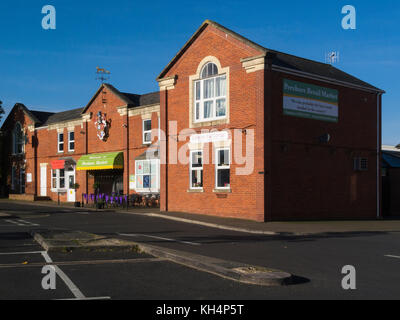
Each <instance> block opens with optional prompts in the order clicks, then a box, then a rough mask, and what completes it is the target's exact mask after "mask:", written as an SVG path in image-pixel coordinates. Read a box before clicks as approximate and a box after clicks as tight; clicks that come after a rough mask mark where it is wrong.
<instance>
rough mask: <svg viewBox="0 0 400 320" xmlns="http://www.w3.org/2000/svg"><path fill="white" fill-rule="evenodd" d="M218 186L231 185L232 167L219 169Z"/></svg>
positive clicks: (225, 186) (226, 186)
mask: <svg viewBox="0 0 400 320" xmlns="http://www.w3.org/2000/svg"><path fill="white" fill-rule="evenodd" d="M217 187H218V188H229V187H230V169H219V170H217Z"/></svg>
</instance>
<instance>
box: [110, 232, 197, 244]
mask: <svg viewBox="0 0 400 320" xmlns="http://www.w3.org/2000/svg"><path fill="white" fill-rule="evenodd" d="M118 234H119V235H120V236H126V237H147V238H154V239H158V240H165V241H170V242H179V243H184V244H190V245H192V246H201V243H196V242H190V241H180V240H176V239H169V238H164V237H157V236H150V235H148V234H139V233H118Z"/></svg>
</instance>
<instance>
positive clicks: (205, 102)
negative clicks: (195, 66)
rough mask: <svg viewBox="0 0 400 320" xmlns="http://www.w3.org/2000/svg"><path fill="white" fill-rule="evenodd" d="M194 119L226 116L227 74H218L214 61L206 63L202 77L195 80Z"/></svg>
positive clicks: (210, 119) (199, 120) (205, 119)
mask: <svg viewBox="0 0 400 320" xmlns="http://www.w3.org/2000/svg"><path fill="white" fill-rule="evenodd" d="M194 93H195V94H194V96H195V99H194V121H195V122H202V121H212V120H218V119H223V118H226V74H218V67H217V66H216V64H214V63H212V62H208V63H207V64H205V65H204V67H203V68H202V70H201V72H200V79H199V80H197V81H195V82H194Z"/></svg>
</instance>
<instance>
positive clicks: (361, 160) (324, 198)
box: [2, 20, 383, 221]
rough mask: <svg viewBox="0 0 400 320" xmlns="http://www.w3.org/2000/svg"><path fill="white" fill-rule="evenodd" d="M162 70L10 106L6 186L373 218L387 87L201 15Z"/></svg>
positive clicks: (209, 209) (257, 216) (168, 206)
mask: <svg viewBox="0 0 400 320" xmlns="http://www.w3.org/2000/svg"><path fill="white" fill-rule="evenodd" d="M157 81H158V82H159V86H160V92H159V93H158V92H157V93H151V94H148V95H141V96H140V95H135V94H128V93H121V92H119V91H118V90H117V89H115V88H114V87H112V86H111V85H107V84H104V85H103V86H101V87H100V89H99V90H98V91H97V93H96V94H95V95H94V97H93V98H92V99H91V101H90V102H89V103H88V105H87V106H86V107H84V108H80V109H76V110H71V111H68V112H62V113H56V114H50V113H43V112H38V111H32V110H29V109H28V108H26V107H25V106H23V105H21V104H17V105H16V106H15V107H14V109H13V110H12V111H11V113H10V115H9V117H8V118H7V120H6V121H5V123H4V125H3V128H2V131H3V132H6V133H7V134H8V135H9V139H11V140H12V141H13V144H12V146H10V147H12V150H10V152H9V153H10V157H9V159H10V163H11V164H10V166H9V168H10V170H9V175H8V176H9V177H8V184H9V185H10V186H11V190H12V192H13V193H23V194H26V195H31V197H39V196H46V197H51V198H52V199H54V200H55V199H56V198H57V197H58V194H59V192H60V191H61V197H62V200H63V201H72V200H74V201H75V200H77V201H79V200H80V199H81V197H82V194H90V193H93V191H94V189H93V187H94V186H95V184H96V183H100V185H102V188H103V191H104V192H118V193H123V194H128V193H133V192H138V193H145V192H160V196H161V210H162V211H183V212H192V213H198V214H210V215H219V216H225V217H236V218H244V219H252V220H257V221H270V220H284V219H326V218H375V217H377V216H380V211H381V201H380V197H381V195H380V189H381V186H380V149H381V148H380V144H381V95H382V94H383V91H382V90H380V89H378V88H375V87H374V86H371V85H370V84H368V83H365V82H363V81H361V80H359V79H357V78H355V77H353V76H351V75H349V74H347V73H344V72H342V71H340V70H338V69H336V68H335V67H333V66H331V65H327V64H323V63H319V62H315V61H311V60H307V59H303V58H299V57H296V56H292V55H288V54H285V53H281V52H277V51H274V50H270V49H267V48H264V47H262V46H260V45H258V44H256V43H253V42H251V41H249V40H247V39H245V38H243V37H242V36H240V35H238V34H236V33H234V32H233V31H231V30H228V29H226V28H224V27H222V26H220V25H218V24H217V23H215V22H212V21H209V20H207V21H205V22H204V23H203V24H202V25H201V26H200V28H199V29H198V30H197V31H196V32H195V34H194V35H193V36H192V37H191V38H190V39H189V40H188V42H187V43H186V44H185V45H184V47H183V48H182V49H181V50H180V51H179V53H178V54H177V55H176V56H175V57H174V58H173V59H172V60H171V62H170V63H169V64H168V65H167V66H166V67H165V69H164V70H163V71H162V72H161V74H160V75H159V76H158V78H157ZM158 128H160V129H161V130H160V132H159V133H161V135H160V141H159V143H160V145H158V142H155V141H157V140H158V138H156V136H158V135H159V134H158ZM151 129H153V131H152V132H151ZM71 132H73V134H72V135H71ZM164 133H165V134H164ZM151 137H152V138H153V139H152V140H153V141H152V142H153V147H152V148H151V150H153V152H150V153H152V154H153V156H150V157H148V156H146V155H145V151H146V150H147V147H148V144H147V143H149V142H150V140H151ZM21 139H22V140H24V141H23V143H22V142H21ZM11 140H9V141H11ZM71 142H72V143H73V148H72V149H71V148H70V144H71ZM61 145H63V146H62V147H61ZM21 148H22V149H21ZM61 149H62V150H61ZM110 153H112V154H110ZM104 154H106V155H104ZM158 154H160V156H159V157H158ZM93 157H94V158H96V157H100V158H101V157H103V164H102V165H97V167H91V164H93V163H92V162H91V161H94V160H93ZM158 158H160V159H158ZM100 162H101V161H100ZM160 162H161V165H160ZM95 166H96V165H95ZM12 168H14V169H12ZM28 175H29V176H28ZM69 179H70V180H69ZM53 180H54V182H53ZM63 181H64V182H63ZM75 181H76V182H78V184H79V185H80V188H79V189H78V190H77V193H76V194H75V192H74V191H73V190H72V188H69V187H68V185H69V182H71V183H72V182H75ZM106 181H109V182H106ZM24 182H25V184H24ZM71 185H72V184H71Z"/></svg>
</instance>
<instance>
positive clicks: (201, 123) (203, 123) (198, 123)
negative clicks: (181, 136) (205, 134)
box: [191, 118, 229, 128]
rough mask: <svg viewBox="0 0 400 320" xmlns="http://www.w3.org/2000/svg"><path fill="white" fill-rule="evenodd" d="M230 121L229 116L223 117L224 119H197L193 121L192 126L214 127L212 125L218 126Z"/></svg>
mask: <svg viewBox="0 0 400 320" xmlns="http://www.w3.org/2000/svg"><path fill="white" fill-rule="evenodd" d="M227 123H229V119H228V118H222V119H214V120H206V121H196V122H193V123H192V126H191V127H192V128H199V127H212V126H217V125H221V124H227Z"/></svg>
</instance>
